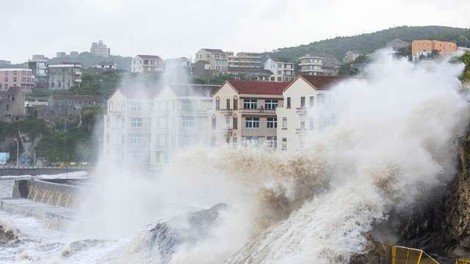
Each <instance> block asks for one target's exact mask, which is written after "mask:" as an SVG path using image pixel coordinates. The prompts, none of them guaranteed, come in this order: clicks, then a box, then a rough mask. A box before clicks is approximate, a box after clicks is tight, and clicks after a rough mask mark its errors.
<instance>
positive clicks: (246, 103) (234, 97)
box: [211, 80, 288, 149]
mask: <svg viewBox="0 0 470 264" xmlns="http://www.w3.org/2000/svg"><path fill="white" fill-rule="evenodd" d="M287 85H288V83H286V82H254V81H234V80H230V81H227V82H225V83H224V84H223V85H222V86H221V87H220V88H219V89H218V90H217V91H216V92H215V93H214V95H213V96H212V97H213V102H214V106H215V108H214V114H213V115H212V120H211V129H212V139H211V141H212V145H213V146H222V145H225V144H230V145H238V144H242V145H245V144H262V145H266V146H268V147H270V148H273V149H275V148H276V143H277V138H276V136H277V125H278V120H277V116H276V108H277V107H278V106H280V105H282V103H283V96H282V91H283V90H284V89H285V88H286V87H287Z"/></svg>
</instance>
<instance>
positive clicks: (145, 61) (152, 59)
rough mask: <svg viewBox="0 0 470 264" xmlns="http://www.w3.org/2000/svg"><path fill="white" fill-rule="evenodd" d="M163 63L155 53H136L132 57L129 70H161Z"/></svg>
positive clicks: (162, 69)
mask: <svg viewBox="0 0 470 264" xmlns="http://www.w3.org/2000/svg"><path fill="white" fill-rule="evenodd" d="M164 70H165V63H164V61H163V60H162V58H160V57H159V56H157V55H137V56H135V58H133V59H132V64H131V72H140V73H142V72H144V73H147V72H163V71H164Z"/></svg>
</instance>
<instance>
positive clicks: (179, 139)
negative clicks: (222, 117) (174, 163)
mask: <svg viewBox="0 0 470 264" xmlns="http://www.w3.org/2000/svg"><path fill="white" fill-rule="evenodd" d="M217 87H218V86H216V85H196V84H190V85H171V86H169V87H165V89H164V90H163V91H161V92H160V93H159V94H158V96H156V97H155V98H154V106H155V107H154V110H153V112H152V128H151V139H150V140H151V141H150V168H152V169H159V168H161V167H162V166H163V165H165V164H166V163H167V162H168V161H169V160H171V159H173V158H174V156H175V155H176V154H177V153H178V152H179V151H181V150H184V149H186V148H189V147H191V146H208V145H209V144H210V139H211V137H210V136H211V134H210V132H211V130H210V113H211V111H212V97H211V94H212V92H213V91H214V90H215V89H216V88H217Z"/></svg>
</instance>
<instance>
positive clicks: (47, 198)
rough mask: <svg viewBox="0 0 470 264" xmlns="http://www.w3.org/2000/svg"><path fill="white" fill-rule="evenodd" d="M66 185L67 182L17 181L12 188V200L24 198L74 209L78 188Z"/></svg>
mask: <svg viewBox="0 0 470 264" xmlns="http://www.w3.org/2000/svg"><path fill="white" fill-rule="evenodd" d="M66 183H68V180H54V181H51V180H49V181H45V180H17V181H15V185H14V186H13V198H25V199H29V200H32V201H36V202H40V203H44V204H49V205H54V206H60V207H65V208H74V207H75V205H76V203H77V201H78V195H79V191H80V188H79V187H76V186H73V185H69V184H66Z"/></svg>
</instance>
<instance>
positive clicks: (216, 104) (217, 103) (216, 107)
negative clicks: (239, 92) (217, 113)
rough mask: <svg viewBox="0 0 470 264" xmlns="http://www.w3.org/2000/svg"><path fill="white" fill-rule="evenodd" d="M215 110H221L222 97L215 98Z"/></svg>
mask: <svg viewBox="0 0 470 264" xmlns="http://www.w3.org/2000/svg"><path fill="white" fill-rule="evenodd" d="M215 110H220V98H219V97H217V98H215Z"/></svg>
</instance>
